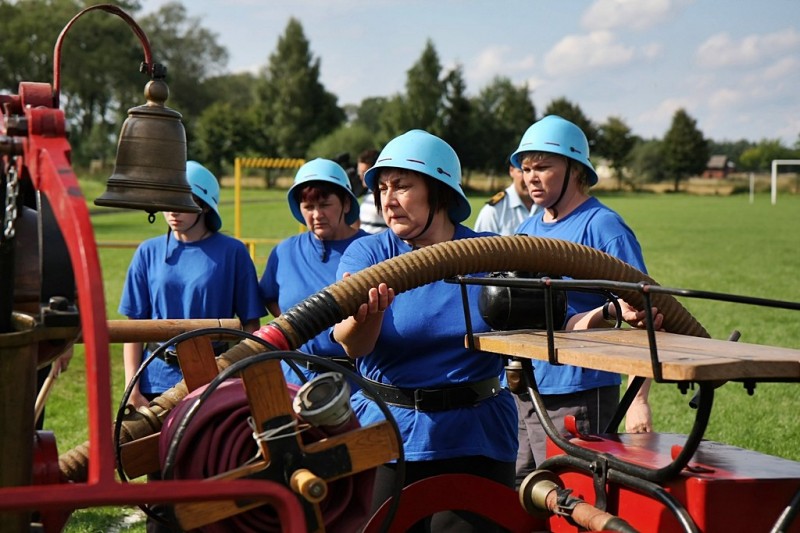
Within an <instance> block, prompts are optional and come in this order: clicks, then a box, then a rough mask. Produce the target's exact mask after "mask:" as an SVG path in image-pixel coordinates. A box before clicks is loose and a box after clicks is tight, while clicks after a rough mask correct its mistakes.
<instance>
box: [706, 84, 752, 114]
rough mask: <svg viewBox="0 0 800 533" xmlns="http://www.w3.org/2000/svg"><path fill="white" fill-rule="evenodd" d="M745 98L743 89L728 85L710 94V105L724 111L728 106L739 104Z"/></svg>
mask: <svg viewBox="0 0 800 533" xmlns="http://www.w3.org/2000/svg"><path fill="white" fill-rule="evenodd" d="M743 99H744V95H743V94H742V92H741V91H738V90H735V89H730V88H727V87H726V88H723V89H719V90H717V91H714V92H713V93H711V95H709V97H708V106H709V107H710V108H711V109H714V110H722V111H724V110H725V109H727V108H731V107H735V106H738V105H739V104H740V103H741V102H742V100H743Z"/></svg>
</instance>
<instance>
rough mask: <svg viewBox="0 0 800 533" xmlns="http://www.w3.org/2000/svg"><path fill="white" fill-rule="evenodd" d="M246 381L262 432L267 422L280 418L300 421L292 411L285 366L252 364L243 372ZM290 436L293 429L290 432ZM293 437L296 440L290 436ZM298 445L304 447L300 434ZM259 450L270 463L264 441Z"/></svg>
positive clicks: (250, 402) (265, 363) (249, 399)
mask: <svg viewBox="0 0 800 533" xmlns="http://www.w3.org/2000/svg"><path fill="white" fill-rule="evenodd" d="M242 381H243V382H244V388H245V390H246V392H247V401H248V403H249V404H250V412H251V413H252V416H253V422H254V424H255V427H256V428H257V431H258V432H261V431H263V430H264V423H265V422H267V421H269V420H272V419H273V418H277V417H289V418H290V419H295V420H296V419H297V415H296V414H295V412H294V409H293V408H292V399H291V398H290V397H289V392H288V389H287V388H286V379H284V377H283V370H282V369H281V363H280V361H278V360H277V359H268V360H266V361H264V362H262V363H259V364H257V365H250V366H249V367H247V368H245V369H244V370H243V371H242ZM286 431H287V433H289V432H291V431H292V428H287V429H286ZM286 438H292V437H286ZM293 438H294V439H295V440H297V446H298V447H300V448H301V447H302V441H301V440H300V435H299V434H298V433H295V434H294V437H293ZM259 449H260V450H261V456H262V458H263V459H264V461H267V462H269V448H268V447H267V445H266V444H265V443H264V442H259Z"/></svg>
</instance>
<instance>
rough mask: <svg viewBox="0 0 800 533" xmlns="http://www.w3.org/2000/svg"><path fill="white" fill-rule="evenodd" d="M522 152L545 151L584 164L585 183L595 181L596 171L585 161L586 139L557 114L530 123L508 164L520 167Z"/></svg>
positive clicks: (590, 184)
mask: <svg viewBox="0 0 800 533" xmlns="http://www.w3.org/2000/svg"><path fill="white" fill-rule="evenodd" d="M523 152H549V153H552V154H559V155H563V156H564V157H568V158H569V159H572V160H574V161H577V162H578V163H581V164H582V165H583V166H585V167H586V172H587V174H588V178H589V186H592V185H595V184H596V183H597V172H595V170H594V167H593V166H592V162H591V161H589V141H588V140H586V134H585V133H583V130H581V129H580V128H579V127H578V126H576V125H575V124H573V123H572V122H570V121H569V120H566V119H564V118H561V117H559V116H558V115H548V116H546V117H544V118H543V119H541V120H540V121H538V122H534V123H533V125H532V126H531V127H529V128H528V130H527V131H526V132H525V134H524V135H523V136H522V139H521V140H520V141H519V147H518V148H517V149H516V151H515V152H514V153H513V154H511V157H510V158H509V159H510V160H511V164H512V165H514V166H515V167H517V168H521V167H522V163H521V161H520V160H519V156H520V154H521V153H523Z"/></svg>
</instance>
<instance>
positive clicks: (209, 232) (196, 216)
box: [119, 161, 267, 531]
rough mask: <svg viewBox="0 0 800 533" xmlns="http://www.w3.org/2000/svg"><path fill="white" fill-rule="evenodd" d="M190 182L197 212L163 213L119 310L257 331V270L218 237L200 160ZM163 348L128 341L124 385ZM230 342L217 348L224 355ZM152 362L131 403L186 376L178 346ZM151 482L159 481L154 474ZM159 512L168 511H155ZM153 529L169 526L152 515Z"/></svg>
mask: <svg viewBox="0 0 800 533" xmlns="http://www.w3.org/2000/svg"><path fill="white" fill-rule="evenodd" d="M186 180H187V181H188V182H189V185H190V187H191V189H192V195H193V198H194V201H195V203H196V204H197V205H199V206H200V207H201V209H202V211H201V212H200V213H173V212H165V213H164V219H165V220H166V222H167V225H168V226H169V227H168V228H167V234H166V236H163V237H154V238H152V239H148V240H146V241H144V242H143V243H142V244H140V245H139V247H138V248H137V250H136V253H135V254H134V256H133V259H132V260H131V264H130V266H129V267H128V274H127V277H126V279H125V286H124V288H123V290H122V299H121V301H120V304H119V312H120V314H122V315H125V316H127V317H128V318H131V319H180V318H233V317H239V320H240V321H241V323H242V329H244V330H245V331H247V332H250V333H252V332H253V331H255V330H257V329H258V327H259V322H260V319H261V317H262V316H265V315H266V314H267V313H266V310H265V309H264V306H263V304H262V303H261V300H260V298H259V296H258V277H257V275H256V268H255V265H254V264H253V260H252V259H251V258H250V254H249V253H248V251H247V248H246V247H245V245H244V244H243V243H242V242H241V241H240V240H238V239H234V238H233V237H229V236H227V235H223V234H222V233H219V229H220V228H221V227H222V218H221V217H220V214H219V183H218V182H217V178H216V177H215V176H214V175H213V174H212V173H211V172H209V171H208V169H206V168H205V167H204V166H203V165H201V164H200V163H197V162H196V161H187V162H186ZM157 347H158V345H157V344H156V343H150V344H147V345H143V344H142V343H140V342H138V343H137V342H134V343H125V345H124V346H123V359H124V366H125V384H126V386H127V384H128V383H129V382H130V380H131V379H132V378H133V376H134V375H135V374H136V371H137V370H138V369H139V367H140V366H141V364H142V361H143V360H144V359H146V358H147V357H149V355H150V353H151V352H153V351H154V350H155V349H156V348H157ZM226 347H227V345H226V344H224V343H223V344H220V345H215V351H216V352H218V353H221V352H222V351H224V349H225V348H226ZM161 354H162V357H161V358H156V359H153V360H152V361H151V362H150V363H149V364H148V366H147V368H145V369H144V370H143V372H142V374H141V376H140V378H139V380H138V382H137V383H136V384H135V385H134V387H133V389H132V391H131V395H130V398H129V403H130V404H132V405H133V406H134V407H136V408H138V407H141V406H146V405H148V404H149V402H150V401H151V400H153V399H154V398H156V397H157V396H160V395H161V394H162V393H163V392H164V391H167V390H169V389H171V388H172V387H174V386H175V385H176V384H177V383H178V382H179V381H180V380H181V379H183V374H182V373H181V368H180V366H179V364H178V359H177V356H176V354H175V350H174V348H169V349H167V350H164V351H162V352H161ZM149 479H151V480H153V479H159V476H158V475H150V476H149ZM153 511H154V512H155V513H156V514H161V513H163V512H164V511H163V510H162V509H161V507H160V506H157V507H154V509H153ZM147 530H148V531H171V530H172V528H170V527H167V526H165V525H162V524H160V523H159V522H158V521H156V520H154V519H152V518H149V517H148V520H147Z"/></svg>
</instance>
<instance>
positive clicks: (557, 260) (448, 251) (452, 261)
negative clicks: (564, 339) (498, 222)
mask: <svg viewBox="0 0 800 533" xmlns="http://www.w3.org/2000/svg"><path fill="white" fill-rule="evenodd" d="M499 270H525V271H528V272H547V273H548V274H549V275H551V276H569V277H571V278H574V279H604V280H611V281H623V282H629V283H638V282H644V283H646V284H649V285H658V284H657V283H656V282H655V280H653V279H652V278H651V277H649V276H648V275H647V274H644V273H643V272H641V271H640V270H638V269H636V268H634V267H632V266H630V265H629V264H627V263H625V262H623V261H620V260H619V259H617V258H615V257H612V256H610V255H608V254H606V253H604V252H601V251H599V250H596V249H594V248H590V247H588V246H583V245H580V244H575V243H573V242H568V241H562V240H557V239H545V238H539V237H529V236H524V235H515V236H507V237H478V238H474V239H461V240H457V241H448V242H443V243H439V244H434V245H432V246H426V247H425V248H421V249H419V250H415V251H413V252H410V253H407V254H403V255H400V256H397V257H393V258H391V259H389V260H387V261H383V262H381V263H378V264H377V265H373V266H371V267H369V268H367V269H364V270H362V271H361V272H358V273H356V274H354V275H352V276H350V277H348V278H345V279H342V280H340V281H338V282H336V283H334V284H333V285H330V286H328V287H326V288H325V289H323V290H322V291H320V292H318V293H317V294H315V295H313V296H311V297H309V298H307V299H306V300H304V301H303V302H300V303H299V304H297V305H296V306H295V307H293V308H291V309H289V310H288V311H287V312H285V313H282V314H281V315H280V316H279V317H278V318H276V319H275V320H274V321H272V323H271V324H273V325H275V326H276V327H278V328H280V329H281V330H282V331H283V332H284V334H285V335H286V338H287V340H288V341H289V344H290V346H291V348H292V349H295V348H298V347H299V346H301V345H302V344H303V343H304V342H306V341H307V340H308V339H311V338H313V337H315V336H316V335H318V334H319V333H321V332H322V331H324V330H325V329H327V328H328V327H330V326H331V325H333V324H336V323H337V322H340V321H342V320H344V319H345V318H347V317H349V316H351V315H353V314H354V313H355V312H356V310H357V309H358V307H359V306H360V305H361V304H362V303H365V302H366V301H367V291H368V290H369V289H370V288H372V287H376V286H377V285H378V284H379V283H381V282H383V283H386V285H388V286H389V287H391V288H393V289H394V291H395V294H400V293H402V292H405V291H408V290H410V289H413V288H416V287H420V286H422V285H425V284H428V283H432V282H434V281H438V280H441V279H445V278H450V277H453V276H457V275H464V274H475V273H480V272H494V271H499ZM619 296H620V297H621V298H623V299H624V300H626V301H627V302H628V303H630V304H631V305H633V306H634V307H637V308H641V307H642V306H643V304H644V298H643V297H642V295H641V294H640V293H639V292H638V291H635V290H632V291H619ZM651 301H652V304H653V305H654V306H656V307H658V309H659V311H660V312H661V313H662V314H663V315H664V325H663V327H664V329H665V330H666V331H669V332H672V333H679V334H682V335H691V336H695V337H709V334H708V332H706V330H705V329H704V328H703V327H702V326H701V325H700V324H699V323H698V322H697V321H696V320H695V319H694V317H692V315H691V314H689V312H688V311H686V309H685V308H684V307H683V306H682V305H681V304H680V303H679V302H678V301H677V300H676V299H675V298H674V297H673V296H672V295H668V294H652V298H651Z"/></svg>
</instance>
